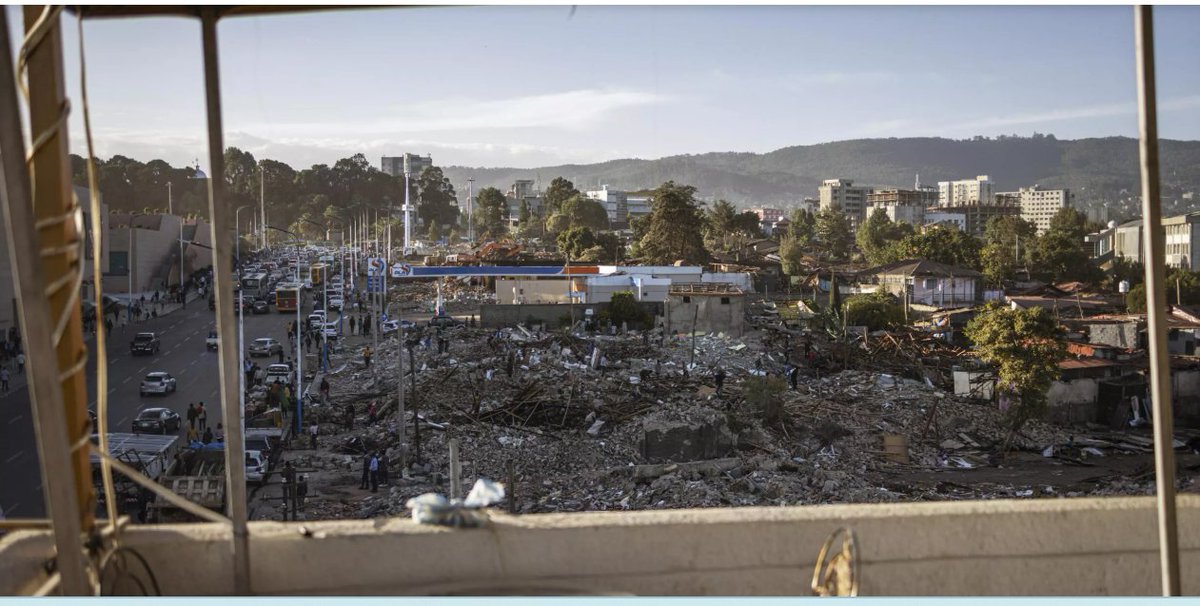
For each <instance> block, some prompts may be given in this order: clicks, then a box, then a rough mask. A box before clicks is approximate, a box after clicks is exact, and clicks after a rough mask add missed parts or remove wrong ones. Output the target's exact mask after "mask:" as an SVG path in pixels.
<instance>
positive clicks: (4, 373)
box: [0, 368, 8, 393]
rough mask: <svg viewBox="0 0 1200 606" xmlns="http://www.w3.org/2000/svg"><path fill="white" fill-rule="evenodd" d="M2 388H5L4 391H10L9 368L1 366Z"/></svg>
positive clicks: (0, 382)
mask: <svg viewBox="0 0 1200 606" xmlns="http://www.w3.org/2000/svg"><path fill="white" fill-rule="evenodd" d="M0 389H3V390H4V393H8V369H7V368H0Z"/></svg>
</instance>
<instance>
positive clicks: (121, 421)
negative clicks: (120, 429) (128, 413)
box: [117, 417, 129, 425]
mask: <svg viewBox="0 0 1200 606" xmlns="http://www.w3.org/2000/svg"><path fill="white" fill-rule="evenodd" d="M128 421H129V417H121V420H120V421H117V425H124V424H125V423H127V422H128Z"/></svg>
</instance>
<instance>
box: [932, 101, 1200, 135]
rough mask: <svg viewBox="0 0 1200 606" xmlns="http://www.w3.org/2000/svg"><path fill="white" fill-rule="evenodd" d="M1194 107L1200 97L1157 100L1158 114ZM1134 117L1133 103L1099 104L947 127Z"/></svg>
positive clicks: (979, 126)
mask: <svg viewBox="0 0 1200 606" xmlns="http://www.w3.org/2000/svg"><path fill="white" fill-rule="evenodd" d="M1197 107H1200V95H1196V96H1191V97H1178V98H1175V99H1165V100H1162V101H1159V103H1158V111H1160V112H1166V111H1178V110H1183V109H1193V108H1197ZM1135 115H1137V105H1136V104H1134V103H1103V104H1098V105H1086V106H1082V107H1074V108H1069V109H1060V110H1050V111H1044V112H1033V113H1023V114H1013V115H1009V116H993V117H989V118H981V119H977V120H970V121H967V122H961V123H958V124H952V125H949V126H947V127H946V128H947V129H950V130H955V131H963V130H977V129H985V128H991V127H997V126H1014V125H1022V124H1044V123H1048V122H1062V121H1066V120H1085V119H1089V118H1107V117H1111V116H1135Z"/></svg>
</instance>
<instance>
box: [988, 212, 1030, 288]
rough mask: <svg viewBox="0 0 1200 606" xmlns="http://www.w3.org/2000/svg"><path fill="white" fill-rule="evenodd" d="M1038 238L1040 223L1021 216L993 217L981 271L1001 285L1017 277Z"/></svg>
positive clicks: (990, 280)
mask: <svg viewBox="0 0 1200 606" xmlns="http://www.w3.org/2000/svg"><path fill="white" fill-rule="evenodd" d="M1036 239H1037V227H1036V226H1035V225H1034V224H1033V223H1030V222H1029V221H1025V220H1024V219H1021V218H1020V217H992V219H991V220H990V221H988V224H987V227H986V228H985V230H984V233H983V240H984V245H983V248H982V249H980V251H979V265H980V271H982V272H983V275H984V276H985V277H986V278H987V279H988V282H990V283H991V284H994V285H996V286H1001V285H1003V284H1004V283H1005V282H1007V281H1009V280H1012V279H1013V278H1014V277H1016V274H1017V270H1018V269H1020V268H1021V267H1022V266H1024V265H1025V264H1026V263H1025V256H1026V255H1027V254H1028V250H1029V248H1030V245H1031V244H1034V243H1035V242H1036Z"/></svg>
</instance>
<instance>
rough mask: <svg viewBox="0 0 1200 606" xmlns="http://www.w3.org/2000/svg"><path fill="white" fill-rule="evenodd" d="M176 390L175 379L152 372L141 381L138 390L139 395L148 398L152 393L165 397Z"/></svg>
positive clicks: (161, 373)
mask: <svg viewBox="0 0 1200 606" xmlns="http://www.w3.org/2000/svg"><path fill="white" fill-rule="evenodd" d="M175 388H176V383H175V377H172V376H171V375H170V374H169V373H165V372H152V373H150V374H148V375H146V378H144V379H142V386H141V389H140V392H141V395H143V396H148V395H150V394H152V393H156V394H160V395H164V396H165V395H167V394H169V393H171V392H174V391H175Z"/></svg>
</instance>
